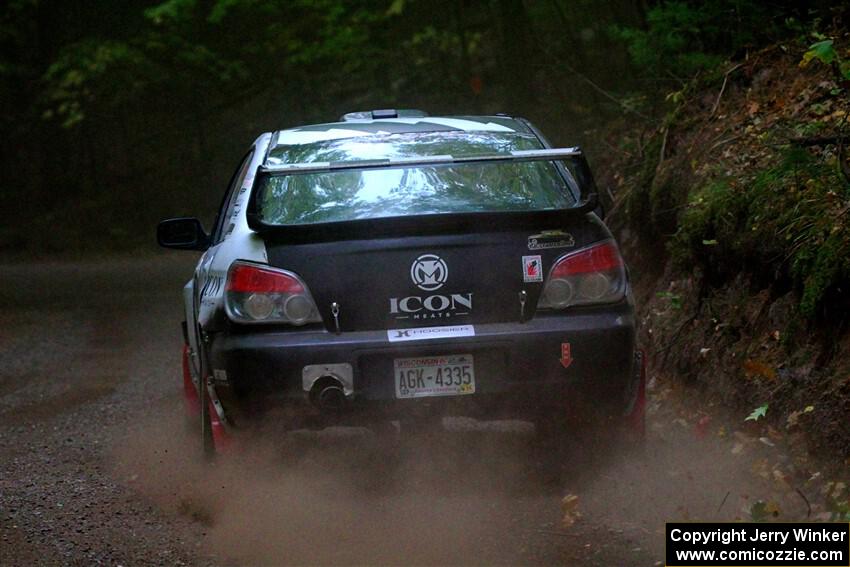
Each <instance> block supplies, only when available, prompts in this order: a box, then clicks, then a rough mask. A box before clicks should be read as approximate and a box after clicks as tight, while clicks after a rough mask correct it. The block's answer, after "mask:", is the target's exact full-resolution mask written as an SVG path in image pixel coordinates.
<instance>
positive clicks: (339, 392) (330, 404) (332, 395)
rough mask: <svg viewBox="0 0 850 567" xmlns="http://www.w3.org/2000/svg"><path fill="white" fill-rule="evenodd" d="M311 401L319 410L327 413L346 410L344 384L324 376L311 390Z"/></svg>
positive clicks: (332, 377) (331, 377)
mask: <svg viewBox="0 0 850 567" xmlns="http://www.w3.org/2000/svg"><path fill="white" fill-rule="evenodd" d="M310 399H311V400H312V402H313V404H315V406H316V407H317V408H319V409H320V410H322V411H326V412H338V411H341V410H343V409H344V408H345V406H346V404H347V400H346V399H345V390H343V387H342V382H340V381H339V380H338V379H337V378H336V377H334V376H322V377H321V378H319V379H318V380H316V383H315V384H314V385H313V389H312V390H310Z"/></svg>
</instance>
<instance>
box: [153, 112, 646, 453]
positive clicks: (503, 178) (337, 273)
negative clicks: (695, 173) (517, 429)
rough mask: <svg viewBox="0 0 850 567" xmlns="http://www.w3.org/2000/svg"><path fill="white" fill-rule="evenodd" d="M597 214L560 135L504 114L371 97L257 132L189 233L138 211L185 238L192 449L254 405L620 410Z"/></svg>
mask: <svg viewBox="0 0 850 567" xmlns="http://www.w3.org/2000/svg"><path fill="white" fill-rule="evenodd" d="M601 217H602V213H601V210H600V208H599V206H598V202H597V195H596V188H595V185H594V182H593V178H592V175H591V172H590V170H589V168H588V165H587V162H586V161H585V158H584V157H583V155H582V153H581V151H580V150H579V149H578V148H551V147H550V146H549V144H548V143H547V142H546V140H545V139H544V138H543V136H542V135H541V134H540V132H539V131H538V130H537V129H536V128H535V127H534V126H532V125H531V124H530V123H529V122H528V121H526V120H524V119H522V118H514V117H507V116H502V115H499V116H454V117H434V116H428V115H426V114H425V113H423V112H420V111H393V110H389V111H372V112H362V113H351V114H348V115H346V116H344V117H343V118H342V119H341V121H340V122H336V123H330V124H318V125H311V126H303V127H299V128H293V129H289V130H281V131H277V132H272V133H266V134H263V135H262V136H260V137H259V138H258V139H257V140H256V142H255V143H254V144H253V146H252V147H251V148H250V149H249V150H248V152H247V153H246V154H245V156H244V157H243V159H242V162H241V163H240V165H239V166H238V168H237V170H236V172H235V173H234V175H233V178H232V179H231V181H230V184H229V187H228V188H227V191H226V194H225V195H224V199H223V202H222V205H221V209H220V212H219V214H218V218H217V220H216V222H215V226H214V227H213V228H212V232H211V233H210V234H207V232H206V231H205V230H204V229H203V228H202V226H201V223H200V222H199V221H198V220H197V219H194V218H179V219H170V220H166V221H163V222H161V223H160V225H159V227H158V240H159V243H160V244H161V245H163V246H166V247H171V248H180V249H191V250H200V251H203V256H202V257H201V259H200V261H199V263H198V265H197V269H196V270H195V273H194V276H193V277H192V279H191V281H189V282H188V283H187V284H186V286H185V287H184V290H183V291H184V301H185V321H186V322H185V327H184V328H185V336H186V345H185V347H184V392H185V394H186V402H187V404H186V405H187V408H188V410H189V411H190V413H192V414H193V415H195V416H196V417H197V418H199V421H200V423H201V426H202V427H201V431H202V432H203V439H204V446H205V449H206V450H207V451H214V450H215V449H216V446H218V447H220V446H221V445H222V444H223V443H225V441H226V440H227V439H228V435H227V433H228V432H230V431H231V430H232V429H233V428H237V429H238V428H241V427H248V426H250V425H251V424H252V423H256V422H257V420H262V419H263V417H264V416H265V418H266V419H269V416H270V415H273V416H275V417H274V419H276V420H279V421H281V422H283V423H282V425H284V426H285V427H293V428H294V427H323V426H326V425H329V424H345V423H361V424H368V423H380V422H387V421H390V420H393V421H395V420H398V421H399V422H400V423H402V434H403V433H404V427H405V425H404V424H411V423H416V420H426V419H428V418H433V417H435V416H442V415H449V414H456V415H457V414H459V415H464V416H470V417H477V418H482V419H500V418H515V419H516V418H518V419H526V420H531V421H534V422H535V423H538V424H550V425H551V424H552V423H563V422H564V419H565V418H566V417H567V416H576V415H581V414H583V413H592V414H593V415H596V416H599V415H604V416H606V417H607V418H608V419H609V420H611V421H613V422H616V423H620V422H626V423H629V424H631V427H632V428H633V429H641V428H642V427H643V425H642V423H643V406H644V394H643V391H644V378H643V373H642V368H641V366H642V365H641V357H640V355H639V353H638V352H637V350H636V348H635V319H634V311H633V305H632V301H631V295H630V289H629V282H628V277H627V271H626V268H625V265H624V263H623V259H622V257H621V256H620V253H619V251H618V248H617V244H616V243H615V242H614V240H613V238H612V236H611V233H610V232H609V230H608V229H607V228H606V226H605V225H604V224H603V222H602V220H601ZM275 408H277V409H278V410H282V411H272V410H274V409H275ZM588 410H589V411H588ZM436 421H437V420H433V419H432V420H431V421H430V423H435V422H436ZM543 429H546V428H541V430H543ZM548 430H550V431H551V428H548ZM561 433H563V434H564V435H569V434H570V432H568V431H562V432H561Z"/></svg>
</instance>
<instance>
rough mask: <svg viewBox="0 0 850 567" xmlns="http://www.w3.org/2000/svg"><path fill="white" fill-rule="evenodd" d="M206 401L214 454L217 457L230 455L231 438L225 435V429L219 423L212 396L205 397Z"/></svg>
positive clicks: (231, 447)
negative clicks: (207, 402)
mask: <svg viewBox="0 0 850 567" xmlns="http://www.w3.org/2000/svg"><path fill="white" fill-rule="evenodd" d="M207 400H208V401H209V410H210V432H211V433H212V438H213V446H214V447H215V452H216V454H217V455H221V454H225V453H230V452H231V451H232V449H233V443H232V437H231V436H230V434H229V433H227V429H226V428H225V427H224V424H223V423H222V422H221V418H220V417H219V415H218V410H217V409H216V404H215V403H214V402H213V399H212V396H207Z"/></svg>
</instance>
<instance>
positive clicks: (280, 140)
mask: <svg viewBox="0 0 850 567" xmlns="http://www.w3.org/2000/svg"><path fill="white" fill-rule="evenodd" d="M353 114H354V113H352V114H350V115H346V120H343V121H341V122H328V123H325V124H310V125H306V126H298V127H296V128H289V129H286V130H278V131H277V132H275V133H274V137H273V139H272V147H275V146H281V145H299V144H311V143H314V142H323V141H326V140H338V139H343V138H357V137H365V136H374V135H386V134H412V133H420V132H503V133H506V134H508V133H520V134H532V131H531V130H530V129H529V128H528V126H526V124H525V123H524V122H522V121H520V120H518V119H516V118H511V117H509V116H404V115H402V116H394V117H392V118H349V116H352V115H353ZM356 114H357V115H360V114H361V113H356ZM364 114H365V113H364Z"/></svg>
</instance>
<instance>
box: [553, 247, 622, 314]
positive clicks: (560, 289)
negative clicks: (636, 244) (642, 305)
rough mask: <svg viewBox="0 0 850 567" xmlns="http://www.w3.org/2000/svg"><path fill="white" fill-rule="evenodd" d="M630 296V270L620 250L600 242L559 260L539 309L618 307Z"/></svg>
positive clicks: (554, 267)
mask: <svg viewBox="0 0 850 567" xmlns="http://www.w3.org/2000/svg"><path fill="white" fill-rule="evenodd" d="M625 294H626V270H625V266H624V264H623V259H622V257H621V256H620V252H619V251H618V250H617V246H616V245H615V244H614V243H613V242H611V241H605V242H600V243H598V244H594V245H593V246H590V247H588V248H585V249H583V250H578V251H576V252H573V253H571V254H567V255H566V256H563V257H562V258H561V259H559V260H558V261H557V262H556V263H555V265H554V266H553V267H552V269H551V271H550V272H549V277H548V278H546V285H545V287H544V288H543V295H542V297H541V299H540V302H539V303H538V308H539V309H564V308H566V307H572V306H575V305H592V304H598V303H615V302H617V301H620V300H622V299H623V297H624V296H625Z"/></svg>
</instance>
